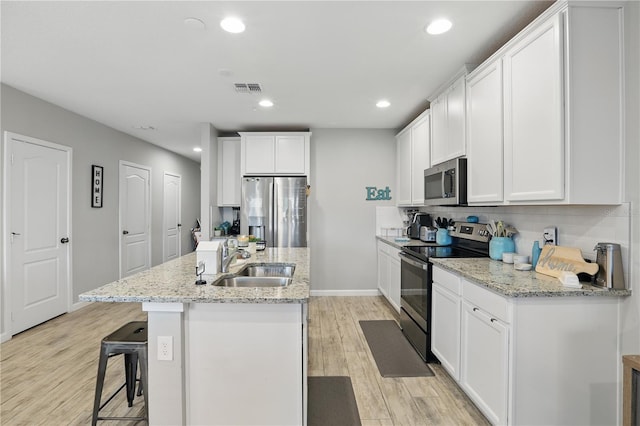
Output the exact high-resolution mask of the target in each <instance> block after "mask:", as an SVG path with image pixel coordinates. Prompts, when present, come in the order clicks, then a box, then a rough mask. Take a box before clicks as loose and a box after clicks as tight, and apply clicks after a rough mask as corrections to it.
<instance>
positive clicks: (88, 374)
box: [0, 297, 488, 426]
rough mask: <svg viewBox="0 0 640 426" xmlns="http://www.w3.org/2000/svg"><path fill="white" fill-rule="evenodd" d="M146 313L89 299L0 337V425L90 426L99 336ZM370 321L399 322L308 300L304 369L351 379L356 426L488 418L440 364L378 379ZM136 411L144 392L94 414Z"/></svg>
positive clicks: (356, 307)
mask: <svg viewBox="0 0 640 426" xmlns="http://www.w3.org/2000/svg"><path fill="white" fill-rule="evenodd" d="M144 319H146V314H145V313H144V312H142V311H141V307H140V305H139V304H135V303H93V304H91V305H89V306H87V307H85V308H83V309H80V310H78V311H76V312H72V313H69V314H65V315H62V316H60V317H58V318H55V319H53V320H51V321H48V322H47V323H44V324H42V325H40V326H38V327H34V328H32V329H30V330H27V331H25V332H23V333H20V334H18V335H16V336H14V337H13V339H12V340H10V341H8V342H5V343H3V344H2V345H1V346H0V388H1V389H0V408H1V410H0V424H2V425H87V424H91V410H92V408H93V395H94V389H95V377H96V371H97V365H98V354H99V347H100V339H102V337H104V336H106V335H107V334H109V333H111V332H112V331H113V330H115V329H116V328H118V327H120V326H121V325H122V324H124V323H126V322H128V321H135V320H144ZM374 319H396V320H397V318H396V315H395V311H393V309H391V308H390V307H389V305H388V304H387V303H386V301H385V300H384V299H383V298H382V297H312V298H311V301H310V305H309V375H310V376H322V375H326V376H350V377H351V380H352V383H353V387H354V392H355V395H356V400H357V403H358V410H359V412H360V417H361V419H362V424H363V426H369V425H394V426H398V425H486V424H488V423H487V421H486V420H485V418H484V417H483V416H482V415H481V414H480V412H479V411H478V410H477V409H476V408H475V406H474V405H473V404H472V403H471V402H470V401H469V399H468V398H467V397H466V396H465V395H464V394H463V393H462V391H461V390H460V389H459V388H458V387H457V386H456V384H455V383H454V382H453V381H452V380H451V378H450V377H449V376H448V375H447V374H446V373H445V372H444V371H443V369H442V367H440V366H439V365H436V364H429V365H430V367H431V368H432V370H433V371H434V372H435V376H434V377H420V378H382V377H381V376H380V374H379V373H378V369H377V367H376V365H375V361H374V360H373V358H372V356H371V353H370V352H369V347H368V346H367V343H366V340H365V339H364V335H363V334H362V330H361V329H360V326H359V324H358V321H360V320H374ZM123 377H124V372H123V367H122V360H121V357H116V358H112V359H111V360H110V361H109V368H108V370H107V378H106V382H105V391H104V395H105V397H106V396H107V395H109V394H110V393H111V392H112V391H113V390H115V389H116V388H117V387H118V386H119V385H120V384H121V383H122V382H123ZM151 391H153V390H151ZM141 412H142V398H141V397H139V398H136V399H135V401H134V405H133V407H132V408H129V407H127V403H126V398H125V396H124V393H123V392H121V393H120V394H119V396H118V397H116V398H115V399H114V400H113V401H112V402H111V403H109V405H107V407H106V408H105V409H104V410H103V411H102V412H101V414H102V415H110V416H132V415H133V416H136V415H140V413H141ZM132 423H133V422H116V421H105V422H100V423H99V424H103V425H118V424H119V425H125V424H132ZM328 426H329V425H328Z"/></svg>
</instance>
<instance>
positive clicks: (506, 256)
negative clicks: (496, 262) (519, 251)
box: [502, 251, 515, 263]
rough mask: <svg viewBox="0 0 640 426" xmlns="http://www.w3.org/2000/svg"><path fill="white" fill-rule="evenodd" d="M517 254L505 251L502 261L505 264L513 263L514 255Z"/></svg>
mask: <svg viewBox="0 0 640 426" xmlns="http://www.w3.org/2000/svg"><path fill="white" fill-rule="evenodd" d="M514 254H515V253H514V252H512V251H505V252H504V253H502V261H503V262H504V263H513V255H514Z"/></svg>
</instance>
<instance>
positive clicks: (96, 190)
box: [91, 164, 104, 208]
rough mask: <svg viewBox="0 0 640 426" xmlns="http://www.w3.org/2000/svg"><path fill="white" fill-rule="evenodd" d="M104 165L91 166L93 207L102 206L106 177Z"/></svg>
mask: <svg viewBox="0 0 640 426" xmlns="http://www.w3.org/2000/svg"><path fill="white" fill-rule="evenodd" d="M103 173H104V171H103V168H102V166H96V165H95V164H94V165H92V166H91V207H95V208H100V207H102V195H103V193H102V181H103V178H104V175H103Z"/></svg>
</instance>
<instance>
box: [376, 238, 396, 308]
mask: <svg viewBox="0 0 640 426" xmlns="http://www.w3.org/2000/svg"><path fill="white" fill-rule="evenodd" d="M398 253H400V250H398V249H397V248H395V247H393V246H391V245H389V244H387V243H385V242H383V241H378V290H379V291H380V293H382V295H383V296H384V297H386V298H387V300H388V301H389V303H391V305H392V306H393V307H394V308H395V310H396V311H398V312H400V258H399V257H398Z"/></svg>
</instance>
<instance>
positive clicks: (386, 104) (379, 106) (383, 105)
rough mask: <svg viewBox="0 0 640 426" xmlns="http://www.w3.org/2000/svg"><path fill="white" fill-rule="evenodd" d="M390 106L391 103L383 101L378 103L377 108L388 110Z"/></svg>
mask: <svg viewBox="0 0 640 426" xmlns="http://www.w3.org/2000/svg"><path fill="white" fill-rule="evenodd" d="M389 105H391V102H389V101H386V100H384V99H383V100H381V101H378V102H376V106H377V107H378V108H387V107H388V106H389Z"/></svg>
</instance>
